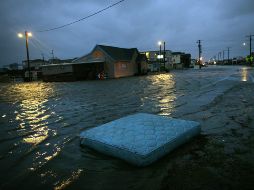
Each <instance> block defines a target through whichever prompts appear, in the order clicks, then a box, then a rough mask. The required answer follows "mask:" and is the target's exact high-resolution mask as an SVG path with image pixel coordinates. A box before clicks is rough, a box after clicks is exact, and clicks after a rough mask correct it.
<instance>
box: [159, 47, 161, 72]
mask: <svg viewBox="0 0 254 190" xmlns="http://www.w3.org/2000/svg"><path fill="white" fill-rule="evenodd" d="M159 60H160V66H159V72H160V71H161V43H160V57H159Z"/></svg>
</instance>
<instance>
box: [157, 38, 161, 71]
mask: <svg viewBox="0 0 254 190" xmlns="http://www.w3.org/2000/svg"><path fill="white" fill-rule="evenodd" d="M161 44H162V42H161V41H159V42H158V45H159V46H160V53H159V56H158V58H159V63H160V65H159V71H161Z"/></svg>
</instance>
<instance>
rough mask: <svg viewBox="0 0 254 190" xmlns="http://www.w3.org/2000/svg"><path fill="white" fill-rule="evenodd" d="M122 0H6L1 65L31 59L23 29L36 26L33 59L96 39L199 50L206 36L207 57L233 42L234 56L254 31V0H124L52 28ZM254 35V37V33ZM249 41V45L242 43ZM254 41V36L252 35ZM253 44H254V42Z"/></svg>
mask: <svg viewBox="0 0 254 190" xmlns="http://www.w3.org/2000/svg"><path fill="white" fill-rule="evenodd" d="M117 1H118V0H1V1H0V25H1V35H0V38H1V43H0V49H1V51H0V52H1V56H0V65H6V64H10V63H14V62H17V63H21V62H22V60H25V59H26V54H25V40H24V39H20V38H18V37H17V33H18V32H24V31H25V30H27V31H31V32H32V33H33V37H32V38H31V39H30V40H29V50H30V57H31V59H36V58H41V57H42V56H41V54H42V53H43V54H44V56H45V58H46V59H49V58H51V57H52V55H51V50H52V49H53V50H54V55H55V56H56V57H58V58H60V59H65V58H73V57H79V56H82V55H84V54H87V53H89V52H90V51H91V50H92V48H93V47H94V46H95V45H96V44H104V45H112V46H117V47H126V48H132V47H136V48H138V49H139V50H140V51H145V50H157V49H158V45H157V42H158V40H162V41H165V42H166V49H170V50H172V51H182V52H186V53H191V54H192V57H193V58H196V57H197V55H198V48H197V43H196V42H197V40H199V39H200V40H202V45H203V56H204V57H205V58H206V59H207V60H208V59H209V58H211V57H212V56H214V55H218V52H220V51H222V50H226V48H227V47H231V52H230V56H246V55H247V54H248V53H249V42H248V39H247V38H246V37H245V36H246V35H249V34H254V23H253V21H254V0H156V1H155V0H125V1H124V2H123V3H121V4H119V5H117V6H115V7H113V8H111V9H108V10H107V11H105V12H103V13H101V14H98V15H96V16H94V17H91V18H89V19H87V20H85V21H82V22H79V23H76V24H74V25H71V26H68V27H65V28H62V29H59V30H54V31H49V32H38V31H40V30H45V29H49V28H52V27H57V26H60V25H63V24H66V23H69V22H72V21H75V20H77V19H80V18H82V17H85V16H87V15H89V14H92V13H94V12H96V11H98V10H100V9H103V8H105V7H107V6H109V5H110V4H112V3H115V2H117ZM253 38H254V37H253ZM243 42H247V46H245V47H244V46H243V45H242V43H243ZM253 47H254V40H253ZM253 49H254V48H253Z"/></svg>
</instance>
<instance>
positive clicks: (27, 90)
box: [12, 83, 54, 145]
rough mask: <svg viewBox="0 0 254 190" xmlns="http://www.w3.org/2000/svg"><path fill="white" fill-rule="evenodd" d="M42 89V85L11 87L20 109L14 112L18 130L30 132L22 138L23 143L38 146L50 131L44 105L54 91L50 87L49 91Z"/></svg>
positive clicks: (26, 84)
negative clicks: (18, 124) (15, 94)
mask: <svg viewBox="0 0 254 190" xmlns="http://www.w3.org/2000/svg"><path fill="white" fill-rule="evenodd" d="M44 89H45V86H44V84H38V83H24V84H20V85H15V86H13V87H12V90H14V91H15V92H16V93H17V94H18V102H20V109H21V110H20V111H17V112H16V120H17V121H18V122H19V123H20V126H19V128H20V129H22V130H26V131H29V132H30V133H29V134H28V135H26V136H24V137H23V141H24V142H26V143H29V144H34V145H37V144H40V143H41V142H43V141H44V140H45V139H47V138H48V133H49V131H50V129H49V128H48V121H47V119H48V118H49V117H50V114H49V113H48V112H47V111H48V108H47V107H46V106H45V104H46V103H47V101H48V96H50V95H51V94H52V93H53V92H54V89H53V88H50V87H48V90H49V91H45V90H44ZM51 131H52V132H54V131H53V130H51Z"/></svg>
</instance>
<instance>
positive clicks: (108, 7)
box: [38, 0, 125, 32]
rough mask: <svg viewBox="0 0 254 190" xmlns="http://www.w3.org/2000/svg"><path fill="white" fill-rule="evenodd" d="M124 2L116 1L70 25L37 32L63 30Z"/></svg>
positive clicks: (122, 0)
mask: <svg viewBox="0 0 254 190" xmlns="http://www.w3.org/2000/svg"><path fill="white" fill-rule="evenodd" d="M124 1H125V0H121V1H118V2H116V3H114V4H111V5H109V6H107V7H105V8H104V9H101V10H99V11H97V12H95V13H92V14H90V15H88V16H86V17H83V18H81V19H78V20H76V21H73V22H70V23H67V24H64V25H61V26H57V27H54V28H50V29H46V30H40V31H38V32H49V31H52V30H57V29H60V28H64V27H66V26H70V25H72V24H75V23H77V22H80V21H83V20H85V19H88V18H90V17H92V16H95V15H97V14H99V13H101V12H104V11H106V10H108V9H110V8H112V7H114V6H116V5H118V4H120V3H122V2H124Z"/></svg>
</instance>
